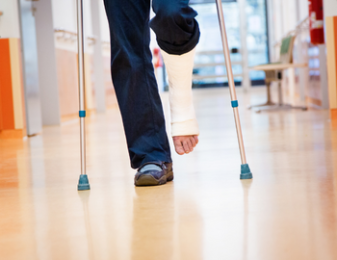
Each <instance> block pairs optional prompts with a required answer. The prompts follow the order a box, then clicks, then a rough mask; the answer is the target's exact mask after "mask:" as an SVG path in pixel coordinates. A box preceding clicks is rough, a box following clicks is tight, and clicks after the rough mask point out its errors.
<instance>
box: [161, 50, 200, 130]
mask: <svg viewBox="0 0 337 260" xmlns="http://www.w3.org/2000/svg"><path fill="white" fill-rule="evenodd" d="M161 53H162V56H163V59H164V62H165V66H166V70H167V74H168V78H169V90H170V94H169V97H170V108H171V129H172V131H171V134H172V136H186V135H199V127H198V122H197V120H196V116H195V111H194V105H193V96H192V73H193V65H194V54H195V49H193V50H192V51H190V52H188V53H185V54H183V55H171V54H168V53H166V52H165V51H163V50H162V51H161Z"/></svg>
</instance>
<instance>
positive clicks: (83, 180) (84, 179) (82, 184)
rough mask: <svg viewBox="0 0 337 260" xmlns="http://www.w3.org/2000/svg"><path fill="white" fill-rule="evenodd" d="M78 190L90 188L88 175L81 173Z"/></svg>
mask: <svg viewBox="0 0 337 260" xmlns="http://www.w3.org/2000/svg"><path fill="white" fill-rule="evenodd" d="M77 190H90V184H89V179H88V175H86V174H81V175H80V179H79V181H78V185H77Z"/></svg>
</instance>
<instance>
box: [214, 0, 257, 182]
mask: <svg viewBox="0 0 337 260" xmlns="http://www.w3.org/2000/svg"><path fill="white" fill-rule="evenodd" d="M216 7H217V11H218V18H219V24H220V31H221V38H222V48H223V52H224V56H225V63H226V68H227V77H228V85H229V91H230V95H231V100H232V102H231V103H232V107H233V112H234V119H235V125H236V132H237V135H238V141H239V147H240V154H241V162H242V165H241V175H240V179H252V178H253V175H252V173H251V172H250V168H249V165H248V164H247V159H246V153H245V146H244V143H243V137H242V130H241V123H240V116H239V109H238V107H239V103H238V100H237V98H236V91H235V85H234V77H233V71H232V63H231V58H230V54H229V47H228V40H227V34H226V26H225V18H224V15H223V10H222V2H221V0H216Z"/></svg>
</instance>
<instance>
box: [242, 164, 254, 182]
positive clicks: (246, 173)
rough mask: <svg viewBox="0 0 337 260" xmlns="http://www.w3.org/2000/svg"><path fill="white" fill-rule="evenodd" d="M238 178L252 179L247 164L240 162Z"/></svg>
mask: <svg viewBox="0 0 337 260" xmlns="http://www.w3.org/2000/svg"><path fill="white" fill-rule="evenodd" d="M240 179H241V180H250V179H253V174H252V173H251V171H250V168H249V165H248V164H242V165H241V175H240Z"/></svg>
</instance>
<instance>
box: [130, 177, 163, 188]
mask: <svg viewBox="0 0 337 260" xmlns="http://www.w3.org/2000/svg"><path fill="white" fill-rule="evenodd" d="M166 182H167V177H166V175H164V176H163V177H161V178H160V179H159V180H157V179H156V178H154V177H153V176H152V175H151V174H144V175H142V176H140V178H139V179H138V180H135V185H136V186H157V185H163V184H165V183H166Z"/></svg>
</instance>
